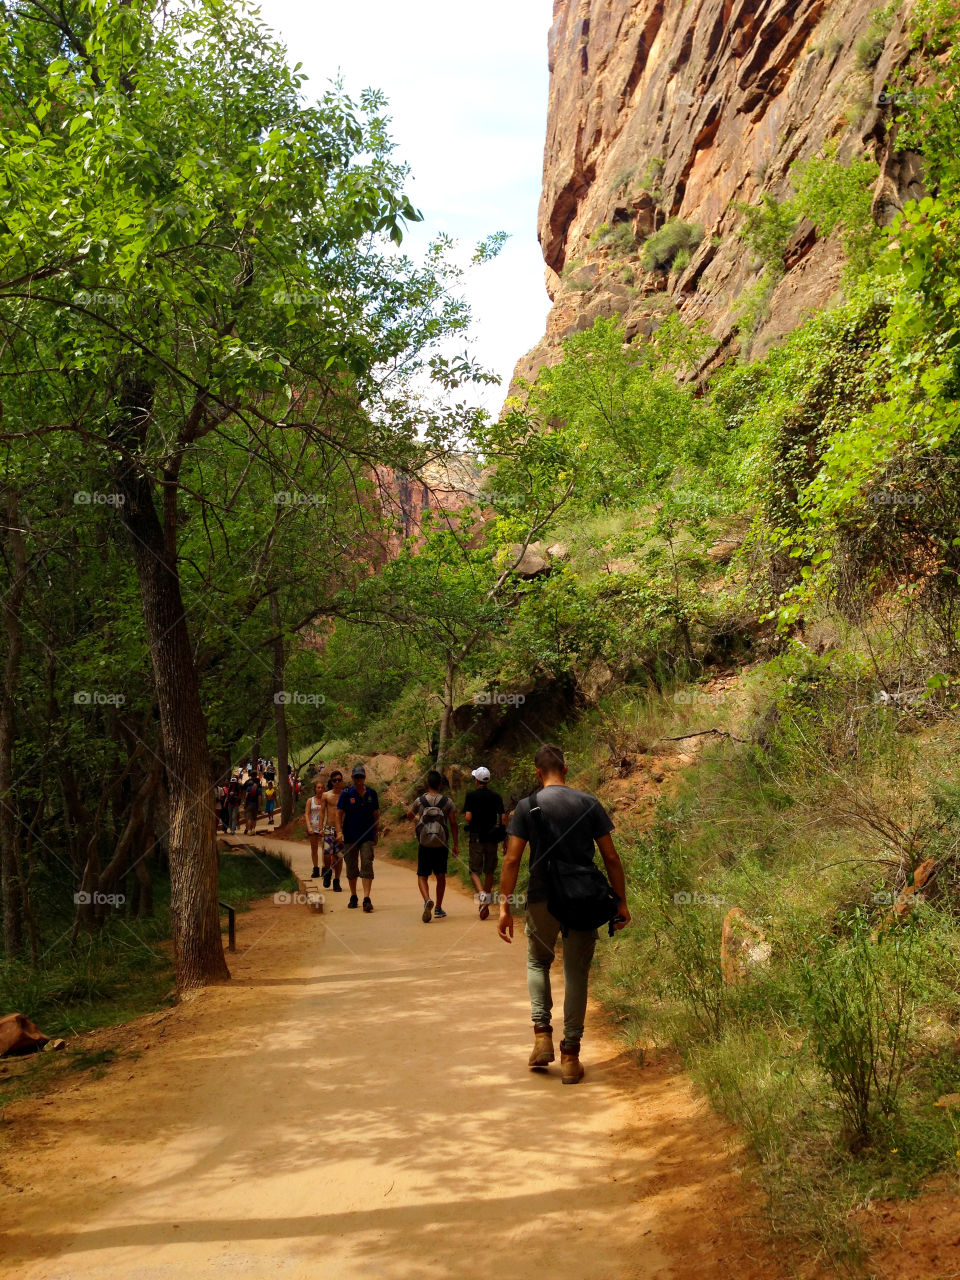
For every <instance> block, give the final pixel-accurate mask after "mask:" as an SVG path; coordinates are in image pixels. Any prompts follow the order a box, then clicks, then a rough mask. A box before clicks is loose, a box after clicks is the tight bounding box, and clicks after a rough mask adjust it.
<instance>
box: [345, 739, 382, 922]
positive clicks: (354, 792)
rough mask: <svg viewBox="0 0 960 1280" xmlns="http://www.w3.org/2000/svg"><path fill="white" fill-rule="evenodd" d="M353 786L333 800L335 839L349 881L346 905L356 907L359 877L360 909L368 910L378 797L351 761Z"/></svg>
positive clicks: (377, 832)
mask: <svg viewBox="0 0 960 1280" xmlns="http://www.w3.org/2000/svg"><path fill="white" fill-rule="evenodd" d="M351 777H352V778H353V786H352V787H347V789H346V790H345V791H341V792H340V798H339V800H338V801H337V809H336V814H337V838H338V839H339V840H341V841H342V842H343V858H344V861H345V862H346V864H347V879H348V880H349V882H350V901H349V902H348V903H347V906H348V907H356V906H357V905H358V903H357V876H358V875H359V876H360V877H361V878H362V879H363V909H364V911H367V912H369V911H372V910H373V903H372V902H371V901H370V890H371V888H372V887H373V858H374V852H373V851H374V848H375V847H376V845H377V843H378V841H379V839H380V800H379V798H378V796H377V793H376V791H374V789H373V787H368V786H367V771H366V769H364V767H363V765H362V764H355V765H354V766H353V769H352V771H351Z"/></svg>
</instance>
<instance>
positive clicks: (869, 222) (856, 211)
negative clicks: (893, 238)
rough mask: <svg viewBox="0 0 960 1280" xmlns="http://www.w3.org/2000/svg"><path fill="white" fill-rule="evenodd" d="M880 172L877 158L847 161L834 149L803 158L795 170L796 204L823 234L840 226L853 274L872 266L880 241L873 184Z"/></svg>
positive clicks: (850, 269)
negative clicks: (833, 151) (841, 159)
mask: <svg viewBox="0 0 960 1280" xmlns="http://www.w3.org/2000/svg"><path fill="white" fill-rule="evenodd" d="M879 174H880V166H879V165H878V164H877V163H876V161H875V160H871V159H870V158H868V157H866V156H863V157H860V158H855V159H853V160H851V161H850V163H849V164H847V165H844V164H840V163H839V162H838V161H837V160H836V158H835V155H834V153H832V152H830V153H828V154H827V155H826V156H823V157H819V156H814V157H811V158H810V159H809V160H806V161H802V162H799V163H798V164H795V165H794V166H793V168H792V170H791V177H792V179H793V182H794V185H795V187H796V189H797V196H796V202H795V203H796V207H797V208H798V209H799V211H800V212H801V213H803V214H805V215H806V217H808V218H809V219H810V220H811V222H813V223H815V224H816V228H817V233H818V234H819V235H821V236H829V235H832V233H833V232H834V231H835V230H837V228H839V229H840V232H841V240H842V243H843V249H844V252H845V254H846V256H847V259H848V262H849V271H850V274H851V275H853V276H857V275H861V274H862V273H863V272H864V271H866V270H868V268H869V267H870V265H871V263H872V261H873V259H874V258H875V256H876V250H877V247H878V246H879V243H880V239H881V237H880V232H879V229H878V227H877V226H876V224H875V222H874V220H873V188H874V186H875V184H876V180H877V178H878V176H879Z"/></svg>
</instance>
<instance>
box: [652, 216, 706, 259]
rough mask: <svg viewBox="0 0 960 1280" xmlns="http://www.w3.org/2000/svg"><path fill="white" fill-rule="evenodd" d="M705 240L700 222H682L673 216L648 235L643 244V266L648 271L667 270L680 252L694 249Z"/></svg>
mask: <svg viewBox="0 0 960 1280" xmlns="http://www.w3.org/2000/svg"><path fill="white" fill-rule="evenodd" d="M702 241H703V227H701V226H700V224H699V223H693V222H682V221H681V220H680V219H679V218H672V219H671V220H670V221H669V222H666V223H664V225H663V226H662V227H661V228H660V230H659V231H655V232H654V233H653V235H651V236H650V237H648V239H647V241H646V243H645V244H644V246H643V266H644V270H646V271H666V270H668V269H669V268H670V266H671V265H672V264H673V262H674V260H675V259H676V257H677V254H678V253H681V252H682V251H683V250H687V251H692V250H694V249H695V248H696V247H697V246H698V245H699V244H701V243H702Z"/></svg>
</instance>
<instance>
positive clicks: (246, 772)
mask: <svg viewBox="0 0 960 1280" xmlns="http://www.w3.org/2000/svg"><path fill="white" fill-rule="evenodd" d="M287 782H288V784H289V787H290V792H291V795H292V796H293V798H294V801H296V800H297V799H298V798H299V796H300V778H299V777H298V775H297V774H296V772H295V771H294V768H293V765H287ZM279 801H280V792H279V790H278V787H277V770H276V766H275V765H274V763H273V761H272V760H263V759H258V760H256V761H254V760H252V759H251V760H244V761H243V762H242V764H240V765H238V766H237V767H236V768H235V769H234V770H233V771H232V772H231V773H230V775H229V776H228V777H226V778H223V779H221V780H220V781H219V782H217V783H215V784H214V788H213V803H214V808H215V811H216V817H217V829H218V830H222V831H223V833H224V834H225V835H231V836H235V835H237V833H238V829H239V826H240V821H241V814H242V816H243V834H244V835H245V836H250V835H255V834H256V830H257V819H258V818H259V817H260V815H261V814H266V816H267V826H268V827H272V826H274V825H275V824H274V814H275V813H276V811H277V805H278V804H279Z"/></svg>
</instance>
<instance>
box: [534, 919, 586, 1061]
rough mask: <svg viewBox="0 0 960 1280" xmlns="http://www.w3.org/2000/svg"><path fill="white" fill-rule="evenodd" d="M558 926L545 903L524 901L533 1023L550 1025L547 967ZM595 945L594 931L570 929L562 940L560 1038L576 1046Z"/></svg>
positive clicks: (551, 1005)
mask: <svg viewBox="0 0 960 1280" xmlns="http://www.w3.org/2000/svg"><path fill="white" fill-rule="evenodd" d="M561 929H562V925H561V924H560V921H559V920H557V919H555V918H554V917H553V916H552V915H551V914H550V912H549V911H548V910H547V904H546V903H545V902H528V903H527V925H526V929H525V930H524V932H525V933H526V935H527V986H528V988H529V990H530V1008H531V1012H532V1014H533V1022H534V1026H538V1027H546V1026H549V1025H550V1015H551V1013H552V1011H553V993H552V991H551V990H550V968H551V965H552V964H553V960H554V956H555V955H556V953H557V938H558V937H559V936H560V931H561ZM596 945H597V931H596V930H595V929H591V930H589V931H585V930H582V929H571V930H570V932H569V933H568V934H567V936H566V937H565V938H564V940H563V986H564V996H563V1041H564V1043H565V1044H569V1045H576V1046H578V1047H579V1044H580V1039H581V1037H582V1035H583V1023H584V1019H585V1018H586V1015H587V983H588V981H589V978H590V963H591V961H592V960H593V952H594V948H595V947H596Z"/></svg>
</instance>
